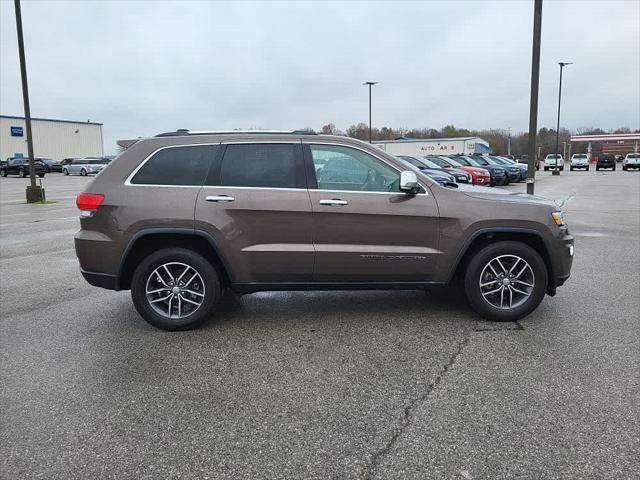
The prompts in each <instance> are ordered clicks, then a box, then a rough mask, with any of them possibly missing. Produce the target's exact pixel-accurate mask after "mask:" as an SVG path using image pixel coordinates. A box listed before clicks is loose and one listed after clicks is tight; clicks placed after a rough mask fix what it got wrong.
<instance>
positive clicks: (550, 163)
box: [544, 153, 564, 171]
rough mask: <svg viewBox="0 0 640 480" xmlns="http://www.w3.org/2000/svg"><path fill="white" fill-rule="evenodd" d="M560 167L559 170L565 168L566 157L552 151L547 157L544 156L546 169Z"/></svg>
mask: <svg viewBox="0 0 640 480" xmlns="http://www.w3.org/2000/svg"><path fill="white" fill-rule="evenodd" d="M556 167H557V168H558V170H561V171H562V170H564V158H562V155H560V154H559V153H557V154H556V153H550V154H549V155H547V156H546V157H544V169H545V170H549V169H554V168H556Z"/></svg>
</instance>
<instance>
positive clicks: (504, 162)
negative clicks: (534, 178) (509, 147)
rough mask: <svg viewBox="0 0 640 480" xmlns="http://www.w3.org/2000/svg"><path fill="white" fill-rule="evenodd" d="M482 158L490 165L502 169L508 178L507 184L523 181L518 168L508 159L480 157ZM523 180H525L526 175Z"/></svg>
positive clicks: (490, 156) (488, 156) (489, 156)
mask: <svg viewBox="0 0 640 480" xmlns="http://www.w3.org/2000/svg"><path fill="white" fill-rule="evenodd" d="M482 158H484V159H486V160H487V161H488V162H489V163H491V164H492V165H498V166H501V167H504V169H505V170H506V172H507V175H508V176H509V182H513V183H518V182H521V181H522V180H523V177H522V173H521V169H520V167H518V166H517V165H514V164H512V163H511V162H510V161H509V160H508V159H506V158H501V157H498V156H495V155H482ZM524 178H526V174H525V177H524Z"/></svg>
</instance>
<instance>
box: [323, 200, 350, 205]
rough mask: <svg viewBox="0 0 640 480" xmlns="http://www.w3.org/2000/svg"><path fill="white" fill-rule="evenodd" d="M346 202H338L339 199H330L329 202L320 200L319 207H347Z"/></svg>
mask: <svg viewBox="0 0 640 480" xmlns="http://www.w3.org/2000/svg"><path fill="white" fill-rule="evenodd" d="M348 204H349V202H347V201H346V200H340V199H339V198H332V199H331V200H320V205H348Z"/></svg>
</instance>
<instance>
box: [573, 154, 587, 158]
mask: <svg viewBox="0 0 640 480" xmlns="http://www.w3.org/2000/svg"><path fill="white" fill-rule="evenodd" d="M573 158H587V156H586V155H582V154H578V155H574V156H573Z"/></svg>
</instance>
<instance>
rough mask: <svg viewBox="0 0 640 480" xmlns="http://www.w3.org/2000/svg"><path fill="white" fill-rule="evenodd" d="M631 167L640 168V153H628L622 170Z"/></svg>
mask: <svg viewBox="0 0 640 480" xmlns="http://www.w3.org/2000/svg"><path fill="white" fill-rule="evenodd" d="M630 168H633V169H639V170H640V153H628V154H627V156H626V157H624V160H623V161H622V170H625V171H626V170H629V169H630Z"/></svg>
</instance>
